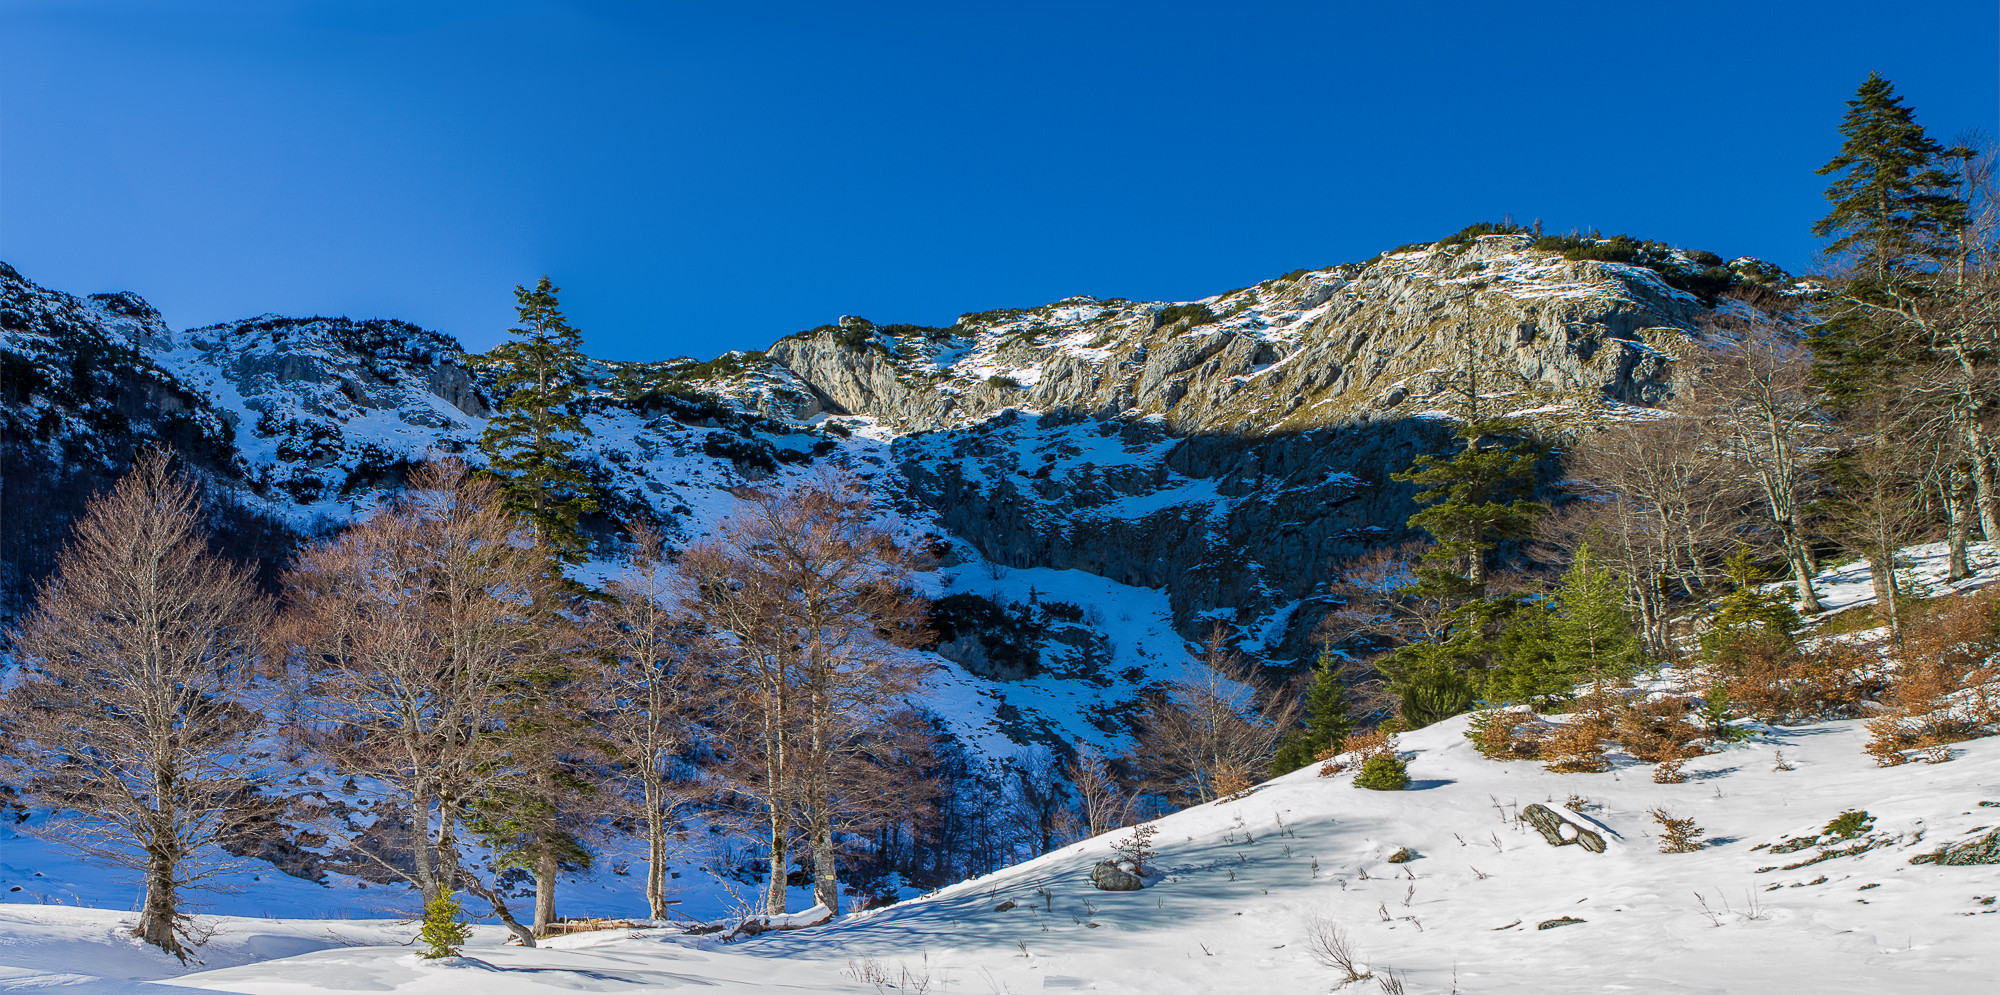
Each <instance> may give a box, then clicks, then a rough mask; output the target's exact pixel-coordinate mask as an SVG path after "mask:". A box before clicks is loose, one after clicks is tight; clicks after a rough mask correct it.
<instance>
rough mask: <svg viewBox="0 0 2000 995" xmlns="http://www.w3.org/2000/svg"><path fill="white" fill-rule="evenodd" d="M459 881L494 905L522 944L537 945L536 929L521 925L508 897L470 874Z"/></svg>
mask: <svg viewBox="0 0 2000 995" xmlns="http://www.w3.org/2000/svg"><path fill="white" fill-rule="evenodd" d="M458 883H459V884H462V885H464V886H465V890H466V891H469V892H471V893H472V894H474V895H477V896H479V897H480V898H483V899H485V900H486V903H487V904H488V905H491V906H493V914H494V915H496V916H498V917H500V922H501V923H502V924H504V925H505V926H506V927H507V931H508V932H510V933H512V934H514V938H515V939H517V940H520V941H521V945H522V946H524V947H532V946H534V945H535V931H534V930H532V929H529V928H528V927H526V926H523V925H521V922H520V920H518V919H515V918H514V913H513V912H512V911H511V910H509V909H508V908H507V901H506V899H504V898H501V897H500V893H499V892H498V891H496V890H494V889H492V888H489V887H487V886H486V882H484V881H481V880H479V879H478V878H476V877H474V876H472V875H470V874H461V875H459V876H458Z"/></svg>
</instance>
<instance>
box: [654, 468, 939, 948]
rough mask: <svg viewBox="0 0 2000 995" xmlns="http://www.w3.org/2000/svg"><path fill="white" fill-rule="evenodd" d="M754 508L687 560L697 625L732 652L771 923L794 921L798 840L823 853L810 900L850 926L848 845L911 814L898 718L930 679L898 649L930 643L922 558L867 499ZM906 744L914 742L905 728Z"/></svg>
mask: <svg viewBox="0 0 2000 995" xmlns="http://www.w3.org/2000/svg"><path fill="white" fill-rule="evenodd" d="M744 497H745V499H746V501H747V502H748V505H749V507H748V508H747V509H746V510H745V511H744V512H743V513H742V514H740V515H737V516H734V517H732V518H731V519H730V520H729V521H728V522H726V523H725V524H724V525H723V527H722V529H721V530H720V535H719V536H718V538H717V539H716V540H714V541H712V542H708V543H703V544H698V545H696V546H694V547H691V548H690V549H689V550H687V551H686V553H684V554H683V556H682V558H681V576H682V577H683V579H684V583H685V584H686V585H687V589H686V590H685V592H684V596H683V598H682V604H683V605H684V606H685V608H686V610H687V611H688V612H689V613H690V617H691V619H693V620H694V621H696V622H698V623H699V624H700V625H702V626H703V627H704V628H706V629H707V630H709V631H710V632H712V633H715V634H717V635H718V636H721V637H722V638H723V639H724V641H725V642H726V643H727V646H726V648H725V649H724V650H723V651H722V652H721V653H720V654H719V656H720V659H721V661H722V662H723V669H724V671H725V675H724V676H725V683H726V685H727V686H728V688H729V693H730V694H731V695H732V697H733V698H734V699H735V700H736V701H737V703H738V705H739V709H740V710H739V712H738V715H737V717H736V721H734V722H730V723H727V724H726V725H725V727H724V728H725V730H727V731H731V732H733V735H732V736H730V739H731V740H732V744H733V746H734V747H735V752H736V753H737V754H738V755H739V756H740V757H742V758H744V759H745V760H746V761H747V763H746V764H745V765H744V766H743V767H742V768H740V773H739V774H738V776H737V777H736V782H737V783H738V785H739V786H740V789H741V790H742V791H743V792H744V793H746V794H749V795H751V796H753V797H756V798H758V799H759V800H760V801H762V802H763V804H764V806H765V808H766V810H767V812H768V816H769V818H768V828H769V830H770V846H771V851H772V856H771V861H772V873H771V886H770V890H769V892H768V893H767V898H766V907H767V909H768V910H769V911H770V912H773V913H780V912H783V911H784V905H785V895H784V877H785V871H784V868H785V867H786V864H787V861H786V849H787V846H788V844H789V840H790V834H791V832H792V831H793V829H794V827H793V825H792V821H793V819H794V818H795V817H796V819H797V821H798V826H797V829H798V830H799V831H800V832H801V833H802V834H803V835H804V836H805V837H806V839H807V843H808V845H809V846H810V847H811V850H812V857H813V868H814V893H815V897H816V898H817V899H818V901H819V902H820V903H821V904H823V905H825V906H826V907H827V908H828V909H830V910H833V911H835V912H838V911H839V907H840V895H839V876H838V859H839V850H838V848H837V846H836V837H837V834H838V833H840V832H843V831H845V830H846V828H847V827H849V826H852V825H855V824H858V823H864V822H866V821H867V820H868V819H869V818H870V817H871V815H872V814H874V813H879V812H880V811H881V810H883V809H884V808H887V807H892V806H894V805H896V804H899V803H903V802H904V801H905V799H904V797H903V794H904V790H903V789H904V788H905V787H906V785H905V784H904V783H902V777H901V775H900V774H898V773H896V772H893V771H891V770H889V768H887V767H886V766H884V765H883V764H882V763H880V760H881V759H882V758H883V757H885V756H887V755H889V754H892V753H894V752H896V751H897V750H898V749H899V748H900V745H899V744H901V743H903V742H905V740H904V739H903V737H901V736H898V735H892V734H891V732H892V731H893V730H894V729H896V723H894V722H893V721H892V717H893V716H894V715H896V714H897V713H899V712H902V711H904V709H905V705H904V704H903V700H902V699H904V698H905V697H906V696H907V695H908V693H909V692H910V691H912V690H914V689H915V687H916V685H917V682H918V680H919V679H920V677H921V668H922V664H921V663H920V662H919V661H917V660H916V659H915V658H913V657H912V656H911V655H910V654H907V653H904V652H902V651H901V650H900V649H899V648H898V646H899V645H900V646H909V645H916V644H919V643H921V642H922V640H923V637H924V636H925V634H926V633H925V632H924V630H923V618H924V612H925V607H926V606H925V602H924V600H923V599H922V598H921V597H919V596H917V595H916V594H914V593H913V592H912V591H911V589H910V587H909V585H908V583H907V580H906V576H905V575H906V573H907V571H908V570H909V568H910V566H911V565H912V564H913V563H914V555H913V554H912V553H911V552H910V551H908V550H906V549H904V548H903V547H902V546H901V545H899V544H898V543H897V542H896V540H895V538H894V537H893V536H891V535H890V534H889V533H887V532H884V531H883V530H881V529H879V528H877V527H875V525H874V524H873V521H872V519H873V515H872V513H871V509H870V505H869V502H868V499H867V495H866V492H865V491H863V490H862V489H861V488H860V486H859V485H857V484H855V483H854V482H853V481H850V480H846V479H842V478H837V477H823V478H820V479H817V480H814V481H810V482H807V483H806V484H804V485H802V486H800V487H798V488H797V489H795V490H793V491H790V492H786V493H780V494H767V493H761V492H749V493H746V494H745V495H744ZM905 728H907V726H906V727H905Z"/></svg>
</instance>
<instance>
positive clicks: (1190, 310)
mask: <svg viewBox="0 0 2000 995" xmlns="http://www.w3.org/2000/svg"><path fill="white" fill-rule="evenodd" d="M1183 318H1186V319H1188V327H1189V328H1193V327H1195V326H1196V325H1209V324H1214V323H1215V322H1216V321H1218V320H1220V316H1219V315H1217V314H1216V313H1215V311H1214V310H1213V309H1212V308H1210V307H1209V306H1208V305H1206V304H1170V305H1168V306H1166V307H1163V308H1161V309H1160V324H1161V325H1162V326H1166V325H1171V324H1173V323H1174V322H1176V321H1179V320H1181V319H1183Z"/></svg>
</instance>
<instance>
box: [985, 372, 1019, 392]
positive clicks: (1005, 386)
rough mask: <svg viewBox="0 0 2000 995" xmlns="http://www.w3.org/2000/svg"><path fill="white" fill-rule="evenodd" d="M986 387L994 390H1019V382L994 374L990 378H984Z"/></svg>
mask: <svg viewBox="0 0 2000 995" xmlns="http://www.w3.org/2000/svg"><path fill="white" fill-rule="evenodd" d="M986 386H988V387H991V388H993V389H994V390H1020V389H1021V381H1019V380H1016V379H1014V378H1013V377H1010V376H1007V375H1006V374H1004V373H995V374H993V375H992V376H990V377H987V378H986Z"/></svg>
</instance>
